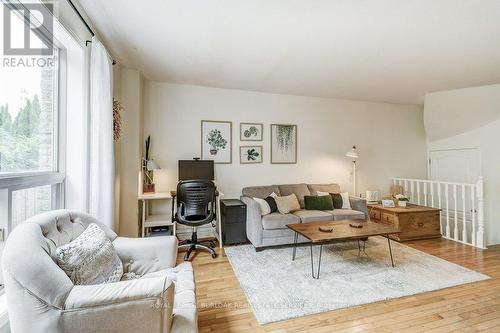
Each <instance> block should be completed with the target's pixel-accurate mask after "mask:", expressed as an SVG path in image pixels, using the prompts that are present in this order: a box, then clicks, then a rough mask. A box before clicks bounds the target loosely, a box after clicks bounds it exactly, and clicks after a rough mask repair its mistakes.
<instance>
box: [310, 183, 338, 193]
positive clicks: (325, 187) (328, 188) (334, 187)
mask: <svg viewBox="0 0 500 333" xmlns="http://www.w3.org/2000/svg"><path fill="white" fill-rule="evenodd" d="M307 188H308V189H309V191H310V192H311V194H313V195H317V193H316V191H321V192H328V193H340V186H339V184H334V183H332V184H309V185H307Z"/></svg>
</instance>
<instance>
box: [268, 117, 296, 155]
mask: <svg viewBox="0 0 500 333" xmlns="http://www.w3.org/2000/svg"><path fill="white" fill-rule="evenodd" d="M271 163H272V164H293V163H297V125H284V124H271Z"/></svg>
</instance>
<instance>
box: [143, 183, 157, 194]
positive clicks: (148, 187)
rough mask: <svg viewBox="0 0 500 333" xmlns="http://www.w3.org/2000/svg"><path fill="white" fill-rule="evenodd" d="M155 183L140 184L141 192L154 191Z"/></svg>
mask: <svg viewBox="0 0 500 333" xmlns="http://www.w3.org/2000/svg"><path fill="white" fill-rule="evenodd" d="M154 191H155V184H142V192H143V193H154Z"/></svg>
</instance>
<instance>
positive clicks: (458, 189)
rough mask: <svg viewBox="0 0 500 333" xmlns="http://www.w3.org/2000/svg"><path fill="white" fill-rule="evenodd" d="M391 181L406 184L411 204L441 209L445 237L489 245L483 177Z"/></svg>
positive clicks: (406, 193) (475, 245)
mask: <svg viewBox="0 0 500 333" xmlns="http://www.w3.org/2000/svg"><path fill="white" fill-rule="evenodd" d="M391 180H392V183H393V184H394V185H399V186H401V187H403V189H404V194H405V195H406V196H408V198H409V200H410V202H411V203H413V204H417V205H420V204H424V205H426V206H430V207H434V208H439V209H441V234H442V236H443V237H444V238H446V239H450V240H454V241H457V242H460V243H464V244H468V245H471V246H474V247H478V248H481V249H485V248H486V242H485V229H484V224H485V221H484V191H483V188H484V179H483V177H479V180H478V181H477V182H476V183H475V184H470V183H453V182H444V181H436V180H424V179H409V178H391Z"/></svg>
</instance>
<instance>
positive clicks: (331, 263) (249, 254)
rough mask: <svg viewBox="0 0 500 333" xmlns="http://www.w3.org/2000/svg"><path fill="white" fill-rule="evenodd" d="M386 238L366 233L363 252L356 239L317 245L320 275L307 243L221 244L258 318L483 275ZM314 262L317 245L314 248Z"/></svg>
mask: <svg viewBox="0 0 500 333" xmlns="http://www.w3.org/2000/svg"><path fill="white" fill-rule="evenodd" d="M391 244H392V250H393V254H394V261H395V265H396V267H395V268H392V267H391V263H390V257H389V250H388V247H387V240H386V239H385V238H382V237H374V238H370V239H369V241H368V242H367V243H366V252H367V253H368V256H366V255H364V254H361V255H360V256H359V257H358V246H357V242H347V243H338V244H332V245H326V246H323V255H322V263H321V273H320V279H319V280H316V279H313V278H312V276H311V260H310V248H309V246H305V247H298V248H297V257H296V259H295V261H292V248H291V247H285V248H275V249H267V250H264V251H262V252H255V250H254V248H253V246H252V245H242V246H235V247H228V248H225V252H226V254H227V256H228V258H229V261H230V262H231V265H232V266H233V270H234V272H235V273H236V276H237V278H238V280H239V282H240V285H241V287H242V288H243V290H244V291H245V294H246V296H247V299H248V301H249V303H250V305H251V306H252V309H253V312H254V314H255V317H256V318H257V321H258V322H259V324H266V323H270V322H275V321H280V320H284V319H289V318H295V317H301V316H305V315H309V314H315V313H320V312H325V311H331V310H335V309H341V308H347V307H351V306H355V305H361V304H366V303H372V302H376V301H381V300H387V299H392V298H398V297H402V296H408V295H413V294H418V293H422V292H426V291H432V290H438V289H442V288H446V287H451V286H456V285H460V284H464V283H470V282H476V281H481V280H486V279H489V277H488V276H486V275H483V274H480V273H478V272H475V271H472V270H470V269H467V268H464V267H462V266H458V265H455V264H453V263H450V262H448V261H446V260H443V259H440V258H437V257H434V256H431V255H429V254H426V253H423V252H421V251H418V250H415V249H412V248H410V247H408V246H406V245H403V244H400V243H397V242H392V241H391ZM313 253H314V260H315V261H314V265H315V268H316V267H317V266H316V265H317V260H318V254H319V246H317V247H315V248H314V252H313Z"/></svg>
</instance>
